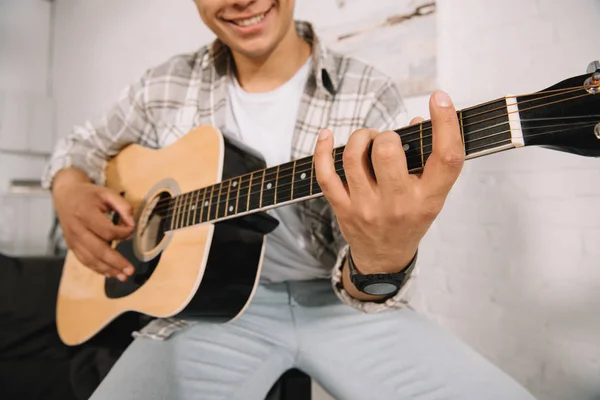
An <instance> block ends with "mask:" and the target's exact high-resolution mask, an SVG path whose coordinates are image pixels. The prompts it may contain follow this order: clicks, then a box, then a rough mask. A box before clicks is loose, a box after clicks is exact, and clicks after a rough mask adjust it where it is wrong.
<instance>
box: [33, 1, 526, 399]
mask: <svg viewBox="0 0 600 400" xmlns="http://www.w3.org/2000/svg"><path fill="white" fill-rule="evenodd" d="M195 3H196V6H197V8H198V10H199V13H200V16H201V18H202V20H203V21H204V22H205V23H206V24H207V25H208V27H209V28H210V29H211V30H212V31H213V32H214V33H215V34H216V36H217V37H218V39H217V40H216V41H215V42H214V43H212V44H211V45H209V46H206V47H203V48H201V49H200V50H199V51H197V52H195V53H193V54H187V55H180V56H176V57H174V58H172V59H170V60H168V61H167V62H165V63H164V64H162V65H160V66H158V67H155V68H152V69H150V70H148V71H147V72H146V73H145V74H144V76H143V77H142V78H141V79H140V80H139V81H138V82H137V83H135V84H133V85H132V86H130V87H129V88H128V90H127V91H126V92H125V94H124V96H123V97H122V98H121V99H120V100H119V102H118V103H117V104H116V105H115V107H114V108H112V109H111V110H110V111H109V112H108V114H107V115H106V116H105V117H104V118H103V119H102V120H100V122H98V123H96V124H87V125H86V126H85V127H80V128H77V129H76V130H75V131H74V132H73V133H72V134H71V135H70V136H68V137H66V138H65V139H63V140H62V141H61V142H60V143H59V145H58V146H57V149H56V151H55V153H54V157H53V158H52V160H51V162H50V164H49V166H48V169H47V171H46V174H45V178H44V182H45V185H46V186H47V187H49V188H52V193H53V198H54V202H55V206H56V209H57V212H58V215H59V218H60V221H61V224H62V227H63V230H64V234H65V238H66V241H67V244H68V245H69V247H70V248H71V249H72V250H73V251H74V253H75V254H76V255H77V256H78V257H79V258H80V259H81V260H82V262H84V263H85V264H86V265H88V266H89V267H90V268H92V269H94V270H95V271H97V272H98V273H102V274H105V275H107V276H116V277H118V278H119V279H121V280H126V279H127V276H128V275H131V274H132V272H133V267H132V266H131V265H128V263H127V261H125V259H124V258H122V257H121V256H120V255H119V254H118V253H116V252H115V251H113V250H111V249H110V248H109V247H108V246H107V245H106V243H107V242H108V241H110V240H111V239H116V238H121V237H126V236H128V235H129V234H130V233H131V232H132V225H133V222H132V211H131V208H130V206H129V205H128V204H127V203H126V202H125V201H124V200H122V199H121V198H120V197H119V195H118V194H116V193H114V192H112V191H110V190H109V189H107V188H105V187H103V186H102V183H103V181H104V175H103V168H104V166H105V162H106V160H107V159H109V158H110V157H111V156H113V155H115V154H116V153H117V152H118V151H119V150H120V149H121V148H122V147H123V146H125V145H127V144H129V143H139V144H142V145H146V146H149V147H153V148H159V147H164V146H167V145H169V144H171V143H173V142H174V141H175V140H177V139H178V138H180V137H181V136H183V135H184V134H185V133H186V132H187V131H189V130H190V129H191V128H192V127H194V126H197V125H202V124H212V125H213V126H216V127H218V128H219V129H220V130H221V132H222V133H223V134H224V135H225V136H227V137H230V138H233V139H237V140H241V141H242V142H244V143H245V144H247V145H248V146H250V147H252V148H254V149H256V150H257V151H259V152H261V153H262V155H263V156H264V157H265V160H266V162H267V164H268V165H269V166H270V165H277V164H281V163H284V162H286V161H289V160H290V159H293V158H298V157H302V156H306V155H311V154H313V152H314V154H315V169H316V176H317V181H318V183H319V185H320V187H321V188H322V190H323V193H324V198H321V199H313V200H310V201H306V202H304V203H301V204H298V205H291V206H285V207H281V208H277V209H275V210H272V212H271V214H272V215H273V216H275V217H276V218H278V219H279V220H280V222H281V223H280V226H279V227H278V228H277V229H276V230H275V231H274V232H272V233H271V234H270V235H269V236H268V239H267V248H266V253H265V258H264V261H263V270H262V276H261V285H260V286H259V288H258V289H257V292H256V294H255V296H254V299H253V301H252V302H251V304H250V306H249V307H248V308H247V310H246V311H245V313H244V314H243V315H242V316H241V317H240V318H238V319H237V320H235V321H234V322H232V323H228V324H210V323H205V322H199V321H173V320H164V319H159V320H155V321H154V322H152V323H151V324H150V325H148V326H147V327H145V328H144V329H143V330H142V331H141V332H139V334H138V335H137V336H138V338H137V339H136V340H135V341H134V343H133V344H132V345H131V346H130V347H129V349H128V350H127V351H126V352H125V354H124V355H123V356H122V357H121V359H120V360H119V361H118V362H117V364H116V365H115V367H114V368H113V369H112V370H111V372H110V373H109V375H108V376H107V378H106V379H105V380H104V381H103V383H102V384H101V385H100V387H99V388H98V390H97V391H96V393H95V394H94V395H93V397H92V399H93V400H104V399H107V400H108V399H111V400H112V399H120V400H130V399H132V400H133V399H147V400H152V399H174V400H175V399H203V400H204V399H217V398H218V399H262V398H264V396H265V394H266V393H267V392H268V390H269V388H270V387H271V386H272V384H273V383H274V382H275V381H276V380H277V379H278V378H279V376H280V375H281V374H282V373H283V372H284V371H286V370H287V369H289V368H292V367H297V368H300V369H302V370H304V371H305V372H307V373H308V374H309V375H311V376H312V377H313V378H314V379H315V380H317V381H319V382H320V383H321V385H322V386H324V387H325V389H326V390H328V391H329V392H330V393H331V394H332V395H333V396H334V397H335V398H338V399H371V398H384V399H438V398H439V399H442V398H443V399H467V398H468V399H475V398H477V399H513V400H519V399H531V398H532V397H531V396H530V395H529V394H528V393H527V392H526V391H525V390H524V389H522V388H521V387H519V386H518V385H517V384H516V383H515V382H514V381H513V380H512V379H510V378H509V377H508V376H506V375H505V374H503V373H502V372H500V371H499V370H497V369H496V368H495V367H493V366H492V365H490V363H488V362H486V361H485V360H484V359H483V358H482V357H481V356H479V355H477V354H476V353H475V352H473V351H472V350H471V349H469V348H468V347H466V346H465V345H463V344H461V343H460V342H459V341H457V340H456V339H454V338H453V337H451V336H449V335H447V334H446V333H444V332H442V331H441V330H440V329H438V328H437V327H436V326H435V325H433V324H431V323H429V322H428V321H426V320H425V319H424V318H422V317H420V316H419V315H417V314H415V313H414V312H413V311H411V310H410V308H408V307H407V306H406V304H407V301H408V295H409V289H410V287H411V285H412V280H413V279H414V272H413V271H414V269H413V267H414V263H415V261H416V253H417V248H418V245H419V242H420V240H421V238H422V237H423V235H424V234H425V233H426V231H427V229H428V227H429V226H430V224H431V223H432V221H433V220H434V218H435V216H436V215H437V214H438V213H439V211H440V210H441V208H442V206H443V203H444V201H445V198H446V196H447V194H448V192H449V190H450V189H451V187H452V185H453V184H454V182H455V180H456V179H457V177H458V175H459V173H460V170H461V167H462V164H463V160H464V148H463V146H462V142H461V137H460V131H459V127H458V124H457V119H456V113H455V110H454V108H453V106H452V103H451V101H450V99H449V98H448V96H447V95H445V94H444V93H442V92H436V93H435V94H434V95H433V96H432V98H431V103H430V106H431V107H430V109H431V115H432V121H433V126H434V139H433V140H434V142H433V154H432V155H431V156H430V157H429V159H428V161H427V163H426V166H425V169H424V171H423V174H422V175H421V176H415V175H410V174H409V173H408V171H407V167H406V158H405V155H404V152H403V150H402V144H401V142H400V137H399V135H397V134H395V133H394V132H390V131H387V132H383V131H384V130H386V129H392V128H399V127H402V126H403V125H405V123H406V121H405V115H404V112H403V106H402V100H401V98H400V95H399V94H398V91H397V89H396V87H395V86H394V84H393V83H392V82H391V80H390V79H389V78H387V77H386V76H384V75H382V74H381V73H380V72H378V71H377V70H375V69H374V68H372V67H370V66H368V65H365V64H363V63H360V62H358V61H355V60H353V59H350V58H347V57H344V56H341V55H337V54H334V53H332V52H331V51H329V50H328V49H327V48H325V47H324V46H323V45H322V44H321V43H319V41H318V38H317V37H316V36H315V34H314V33H313V31H312V29H311V26H310V25H309V24H307V23H303V22H296V21H294V19H293V9H294V0H196V1H195ZM416 121H417V120H413V122H416ZM324 128H328V129H324ZM366 128H369V129H366ZM378 132H382V133H378ZM334 136H335V143H336V145H341V144H344V143H347V146H346V150H345V152H344V155H343V157H344V170H345V173H346V176H347V181H348V184H347V185H344V184H343V183H342V182H341V181H340V179H339V177H338V175H337V174H336V172H335V170H334V164H333V159H332V148H333V146H334ZM371 142H372V144H373V147H372V151H373V153H372V163H373V171H374V174H375V177H376V179H375V177H374V176H373V174H372V173H371V166H370V165H369V163H368V161H367V153H368V149H369V146H370V144H371ZM108 209H114V210H116V211H117V212H119V213H120V215H121V216H122V217H123V218H124V219H125V221H127V223H128V226H125V227H116V226H113V225H112V224H110V223H109V222H108V221H107V220H106V218H104V217H103V215H102V213H103V212H105V211H107V210H108ZM350 254H351V257H350V256H349V255H350ZM349 261H353V263H352V264H350V263H349ZM352 266H353V267H354V270H355V271H354V273H355V274H357V275H358V276H360V275H363V276H364V275H370V274H373V273H383V274H386V275H387V274H395V273H399V272H401V271H405V272H406V273H407V275H408V276H409V279H408V280H407V281H405V282H402V281H399V282H398V284H397V287H394V288H392V289H388V288H386V287H384V288H380V289H381V290H380V291H379V292H377V294H373V293H371V294H369V293H366V292H367V291H361V290H359V289H357V287H356V286H355V285H354V283H353V281H352V279H350V270H351V267H352ZM389 276H391V275H389Z"/></svg>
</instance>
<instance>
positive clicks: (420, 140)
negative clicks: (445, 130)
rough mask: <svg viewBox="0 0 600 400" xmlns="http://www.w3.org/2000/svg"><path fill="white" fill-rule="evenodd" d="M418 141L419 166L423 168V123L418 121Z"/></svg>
mask: <svg viewBox="0 0 600 400" xmlns="http://www.w3.org/2000/svg"><path fill="white" fill-rule="evenodd" d="M419 142H420V144H421V149H420V150H421V168H425V155H424V154H423V123H422V122H420V123H419Z"/></svg>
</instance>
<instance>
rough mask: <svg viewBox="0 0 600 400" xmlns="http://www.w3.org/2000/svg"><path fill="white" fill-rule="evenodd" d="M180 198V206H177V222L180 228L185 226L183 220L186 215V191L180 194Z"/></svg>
mask: <svg viewBox="0 0 600 400" xmlns="http://www.w3.org/2000/svg"><path fill="white" fill-rule="evenodd" d="M179 198H180V199H179V206H178V207H177V223H176V225H177V228H178V229H179V228H183V224H182V221H183V217H184V214H183V207H184V206H185V193H183V194H181V195H179Z"/></svg>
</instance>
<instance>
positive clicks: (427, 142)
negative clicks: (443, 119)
mask: <svg viewBox="0 0 600 400" xmlns="http://www.w3.org/2000/svg"><path fill="white" fill-rule="evenodd" d="M421 125H422V129H423V146H422V147H421V151H423V158H422V160H421V162H420V163H418V164H419V165H415V166H413V165H410V166H409V168H410V169H413V168H422V167H423V166H424V165H425V164H426V163H427V159H428V158H429V156H430V155H431V150H432V148H433V135H432V130H431V126H432V125H431V121H430V120H428V121H424V122H422V123H421Z"/></svg>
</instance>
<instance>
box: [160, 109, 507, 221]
mask: <svg viewBox="0 0 600 400" xmlns="http://www.w3.org/2000/svg"><path fill="white" fill-rule="evenodd" d="M457 116H458V121H459V124H460V128H461V135H462V139H463V144H464V146H465V154H466V156H467V158H473V157H476V156H478V155H483V154H488V153H491V152H497V151H500V150H503V149H505V148H507V146H510V145H511V143H512V141H511V126H510V122H509V113H508V109H507V103H506V99H505V98H502V99H498V100H495V101H493V102H490V103H487V104H484V105H481V106H477V107H473V108H469V109H465V110H460V111H458V112H457ZM395 132H396V133H398V134H399V135H400V137H401V139H402V143H403V148H404V152H405V154H406V160H407V165H408V169H409V172H411V173H419V172H421V171H422V170H423V168H424V166H425V164H426V162H427V159H428V158H429V156H430V155H431V153H432V150H433V143H432V140H433V137H432V124H431V121H430V120H428V121H423V122H422V123H419V124H416V125H413V126H408V127H405V128H402V129H398V130H396V131H395ZM344 149H345V146H341V147H337V148H335V149H334V150H333V159H334V165H335V169H336V171H337V173H338V175H339V176H340V178H341V179H342V181H343V182H345V181H346V177H345V173H344V168H343V161H342V155H343V153H344ZM317 196H322V192H321V188H320V187H319V185H318V183H317V180H316V176H315V168H314V162H313V156H308V157H304V158H300V159H297V160H294V161H290V162H287V163H285V164H281V165H278V166H274V167H270V168H266V169H261V170H257V171H253V172H251V173H248V174H245V175H240V176H237V177H234V178H230V179H226V180H223V181H222V182H220V183H218V184H215V185H212V186H208V187H205V188H201V189H198V190H194V191H191V192H187V193H183V194H181V195H178V196H176V197H174V198H172V199H170V200H167V202H168V204H166V206H167V207H168V212H167V213H166V217H165V219H164V228H165V230H174V229H180V228H184V227H187V226H191V225H196V224H200V223H204V222H218V221H221V220H225V219H229V218H234V217H237V216H241V215H244V214H248V213H251V212H258V211H263V210H267V209H269V208H272V207H277V206H281V205H285V204H289V203H292V202H298V201H302V200H305V199H309V198H313V197H317Z"/></svg>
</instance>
